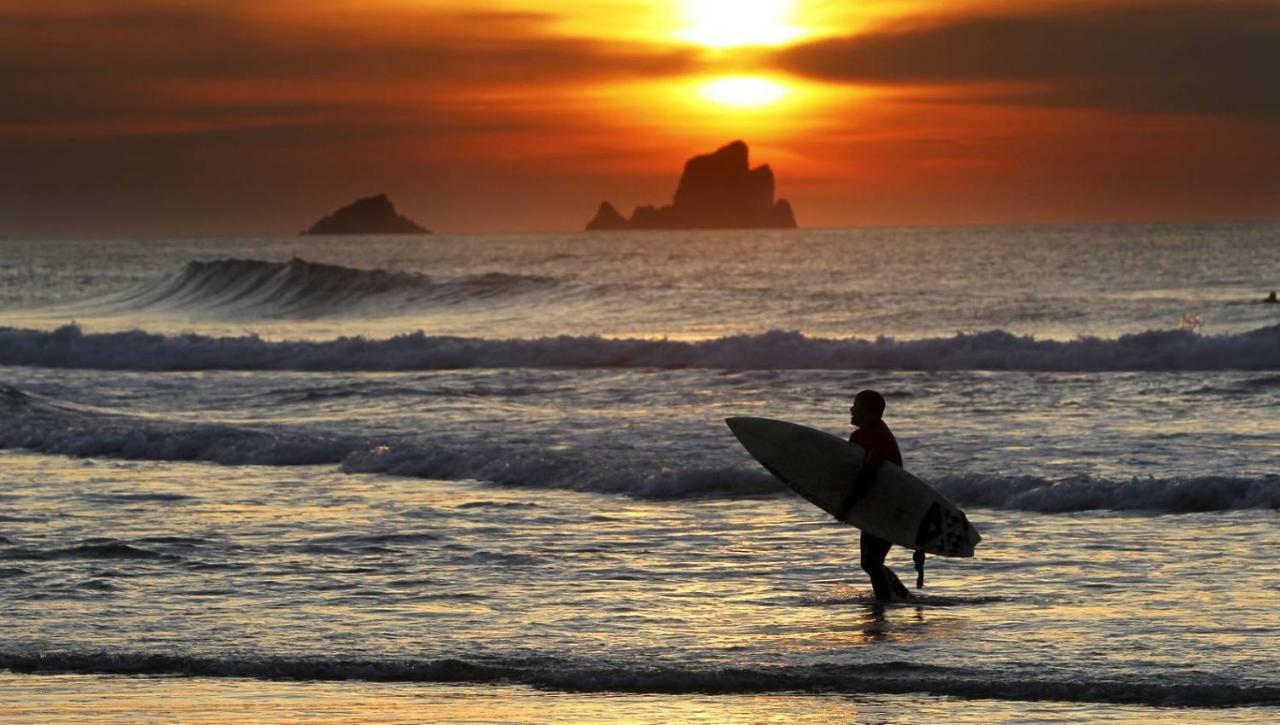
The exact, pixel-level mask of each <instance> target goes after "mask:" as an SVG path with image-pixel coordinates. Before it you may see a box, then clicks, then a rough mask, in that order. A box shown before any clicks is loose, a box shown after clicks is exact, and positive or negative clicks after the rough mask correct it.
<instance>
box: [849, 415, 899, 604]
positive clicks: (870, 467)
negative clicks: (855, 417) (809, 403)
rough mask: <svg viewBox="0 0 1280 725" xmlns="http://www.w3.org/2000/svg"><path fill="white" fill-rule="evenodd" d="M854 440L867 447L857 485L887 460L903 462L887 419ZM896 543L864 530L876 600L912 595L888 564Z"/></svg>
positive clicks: (864, 560) (864, 558)
mask: <svg viewBox="0 0 1280 725" xmlns="http://www.w3.org/2000/svg"><path fill="white" fill-rule="evenodd" d="M849 442H850V443H857V444H858V445H860V446H862V447H863V448H866V449H867V452H868V456H867V461H866V464H865V465H864V466H863V468H862V471H860V472H859V474H858V481H857V483H855V484H854V485H855V486H858V485H865V484H866V483H868V482H870V480H872V479H874V478H875V473H876V471H877V470H878V469H879V468H880V464H881V463H883V462H884V461H893V462H894V463H896V464H898V465H899V466H901V465H902V452H901V451H899V450H898V441H897V439H895V438H894V437H893V431H891V430H889V426H887V425H885V422H884V421H883V420H877V421H875V422H874V423H870V424H868V425H866V426H864V427H862V428H859V429H857V430H855V431H854V432H853V435H851V436H849ZM892 547H893V544H891V543H889V542H888V541H885V540H884V539H882V538H880V537H878V536H875V535H872V534H868V533H867V532H865V531H863V532H862V541H861V542H860V547H859V548H860V550H861V557H860V558H861V564H862V570H863V571H865V572H866V573H867V576H869V577H871V588H872V589H874V590H875V593H876V599H882V600H888V599H893V597H894V594H897V595H898V596H900V597H906V596H909V593H908V592H907V590H906V588H905V587H903V586H902V583H901V582H899V581H898V577H897V576H896V575H894V574H893V571H892V570H890V569H889V567H887V566H885V565H884V558H885V557H886V556H888V555H889V549H890V548H892Z"/></svg>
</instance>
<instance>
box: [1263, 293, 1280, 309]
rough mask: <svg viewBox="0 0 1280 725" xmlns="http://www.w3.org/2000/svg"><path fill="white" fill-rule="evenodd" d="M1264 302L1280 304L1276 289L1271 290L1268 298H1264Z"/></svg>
mask: <svg viewBox="0 0 1280 725" xmlns="http://www.w3.org/2000/svg"><path fill="white" fill-rule="evenodd" d="M1263 302H1265V303H1267V304H1269V305H1277V304H1280V299H1277V298H1276V291H1275V290H1271V294H1269V295H1267V298H1266V299H1265V300H1263Z"/></svg>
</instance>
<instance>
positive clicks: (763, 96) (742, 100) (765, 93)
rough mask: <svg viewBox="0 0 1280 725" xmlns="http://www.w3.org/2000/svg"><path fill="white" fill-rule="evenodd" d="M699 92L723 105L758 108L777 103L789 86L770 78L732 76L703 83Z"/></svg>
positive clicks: (785, 94)
mask: <svg viewBox="0 0 1280 725" xmlns="http://www.w3.org/2000/svg"><path fill="white" fill-rule="evenodd" d="M698 93H699V94H700V95H701V96H702V97H703V98H705V99H707V100H709V101H712V102H714V103H718V104H720V105H722V106H732V107H735V108H758V107H760V106H767V105H769V104H771V103H776V102H777V101H780V100H782V99H783V98H785V97H786V96H787V93H788V90H787V87H786V86H784V85H782V84H781V83H776V82H774V81H771V80H769V79H768V78H758V77H755V76H730V77H728V78H717V79H716V80H713V81H709V82H707V83H704V84H702V85H701V86H700V87H699V88H698Z"/></svg>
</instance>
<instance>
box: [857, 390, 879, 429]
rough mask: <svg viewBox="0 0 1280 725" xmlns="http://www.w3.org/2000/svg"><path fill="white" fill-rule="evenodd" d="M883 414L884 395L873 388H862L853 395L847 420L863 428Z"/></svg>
mask: <svg viewBox="0 0 1280 725" xmlns="http://www.w3.org/2000/svg"><path fill="white" fill-rule="evenodd" d="M883 416H884V396H883V395H881V394H879V393H877V392H876V391H874V390H864V391H862V392H860V393H858V394H857V395H855V396H853V407H852V408H850V409H849V422H850V423H852V424H853V425H854V426H856V427H858V428H864V427H866V426H868V425H870V424H872V423H874V422H876V421H877V420H880V418H881V417H883Z"/></svg>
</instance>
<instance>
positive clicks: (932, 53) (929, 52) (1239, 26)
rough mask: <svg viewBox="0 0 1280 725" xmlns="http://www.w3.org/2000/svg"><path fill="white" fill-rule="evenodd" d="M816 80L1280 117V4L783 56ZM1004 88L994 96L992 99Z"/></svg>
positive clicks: (1037, 20) (988, 30) (1131, 13)
mask: <svg viewBox="0 0 1280 725" xmlns="http://www.w3.org/2000/svg"><path fill="white" fill-rule="evenodd" d="M775 62H777V63H778V64H779V65H781V66H782V67H784V68H786V69H788V70H790V71H792V72H795V73H798V74H801V75H804V76H809V77H814V78H819V79H824V80H829V81H838V82H849V83H858V84H869V85H885V86H894V87H904V86H906V87H922V88H937V87H941V88H942V89H943V91H944V95H945V94H946V93H947V92H948V91H950V92H951V93H952V94H954V93H955V92H956V91H958V90H959V91H963V98H965V99H971V100H977V101H981V102H990V103H1001V104H1010V105H1034V106H1054V107H1059V106H1060V107H1088V108H1100V109H1107V110H1115V111H1122V112H1134V113H1165V114H1206V115H1219V116H1234V117H1242V118H1252V119H1267V120H1275V119H1280V83H1277V81H1276V78H1275V74H1276V69H1278V68H1280V3H1277V2H1259V1H1247V0H1244V1H1242V0H1217V1H1214V2H1192V1H1190V0H1172V1H1169V2H1165V1H1162V2H1148V3H1141V4H1138V3H1134V2H1127V3H1122V4H1116V3H1107V4H1104V5H1091V6H1089V7H1080V6H1079V5H1075V6H1072V7H1065V6H1057V7H1055V8H1054V9H1052V10H1050V11H1041V12H1038V13H1026V14H995V13H987V14H968V15H962V16H952V17H947V18H943V19H927V18H921V19H917V20H908V21H897V22H894V23H890V24H887V25H884V26H880V27H878V28H876V29H873V30H871V31H869V32H866V33H862V34H859V35H854V36H850V37H843V38H830V39H825V40H819V41H815V42H813V43H808V44H805V45H801V46H796V47H793V48H790V49H787V50H783V51H781V52H780V53H779V54H778V55H777V56H776V57H775ZM993 88H994V89H996V90H993Z"/></svg>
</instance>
